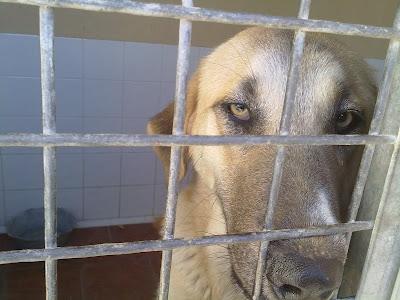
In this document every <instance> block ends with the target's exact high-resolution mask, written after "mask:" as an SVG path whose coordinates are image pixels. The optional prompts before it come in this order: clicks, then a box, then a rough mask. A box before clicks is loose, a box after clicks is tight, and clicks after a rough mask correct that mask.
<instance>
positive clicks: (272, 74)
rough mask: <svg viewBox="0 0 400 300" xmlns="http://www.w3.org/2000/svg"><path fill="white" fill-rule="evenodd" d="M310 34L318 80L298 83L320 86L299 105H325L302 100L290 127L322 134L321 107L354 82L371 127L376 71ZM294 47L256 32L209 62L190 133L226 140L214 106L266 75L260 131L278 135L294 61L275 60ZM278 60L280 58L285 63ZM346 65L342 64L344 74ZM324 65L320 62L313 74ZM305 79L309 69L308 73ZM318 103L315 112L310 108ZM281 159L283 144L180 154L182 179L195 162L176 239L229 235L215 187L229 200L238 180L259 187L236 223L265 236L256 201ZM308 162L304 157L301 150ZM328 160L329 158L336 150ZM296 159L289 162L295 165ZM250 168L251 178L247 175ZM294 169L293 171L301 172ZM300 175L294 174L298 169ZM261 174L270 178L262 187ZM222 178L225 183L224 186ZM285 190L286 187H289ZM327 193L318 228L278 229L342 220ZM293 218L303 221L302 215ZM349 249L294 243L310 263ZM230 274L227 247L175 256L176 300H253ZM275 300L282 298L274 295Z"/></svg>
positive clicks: (159, 118)
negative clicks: (338, 86)
mask: <svg viewBox="0 0 400 300" xmlns="http://www.w3.org/2000/svg"><path fill="white" fill-rule="evenodd" d="M308 35H309V36H311V37H310V38H309V39H310V40H309V42H308V44H309V45H310V46H308V47H307V48H306V49H305V54H304V59H303V67H304V70H307V68H309V69H315V73H313V74H309V73H304V74H303V75H302V76H303V79H304V81H303V82H299V86H300V87H299V89H301V88H302V87H303V85H304V86H305V85H306V84H308V83H309V84H312V82H313V81H316V83H315V82H314V84H315V87H316V88H315V89H311V90H310V89H309V88H307V87H305V88H304V89H303V90H302V94H301V95H300V94H299V95H298V96H296V97H299V99H300V100H301V99H302V98H301V97H308V98H313V99H317V100H318V99H319V100H318V101H320V102H318V101H314V102H313V103H306V102H304V103H301V102H299V105H298V109H297V111H295V113H294V114H295V117H294V118H293V120H294V121H293V122H294V125H293V126H292V128H291V134H321V132H320V130H321V129H317V128H316V127H315V125H313V124H318V122H319V119H321V118H322V117H321V116H320V115H319V114H316V112H318V111H319V110H318V109H319V108H318V107H319V106H320V107H321V109H320V110H321V111H323V110H324V109H325V110H326V111H327V112H329V109H330V108H329V107H327V105H331V106H333V105H332V104H329V103H328V104H327V103H326V102H327V100H325V99H329V98H332V97H333V96H332V95H331V94H332V93H333V90H334V89H335V82H336V79H337V80H347V81H351V84H353V85H354V88H352V101H354V102H357V103H358V102H359V105H360V106H361V107H364V108H365V114H366V119H367V120H369V119H370V117H371V114H372V105H373V101H374V99H373V97H374V95H375V94H374V93H375V90H374V87H373V84H372V83H371V80H370V77H369V75H368V72H367V71H365V70H366V67H365V66H364V65H363V63H362V62H361V61H360V59H359V58H357V57H355V56H354V54H353V53H351V52H350V51H348V50H347V49H345V48H344V46H342V45H341V44H338V43H336V42H335V41H330V40H329V39H327V38H325V37H323V36H320V35H312V34H308ZM282 37H284V38H282ZM277 41H278V42H277ZM314 41H317V42H314ZM319 42H320V43H321V44H322V45H324V46H325V47H327V48H329V51H330V52H329V53H336V54H332V55H330V54H329V53H328V52H326V51H325V50H323V49H322V50H320V49H318V45H320V44H318V43H319ZM290 43H291V35H290V33H289V32H288V31H280V30H268V29H265V28H251V29H248V30H245V31H243V32H242V33H239V34H238V35H237V36H235V37H234V38H233V39H232V40H230V41H228V42H226V43H224V44H222V45H221V46H220V47H218V48H217V49H216V50H215V51H214V52H213V53H212V54H211V55H209V56H208V57H206V58H205V59H204V60H203V61H202V63H201V64H200V66H199V68H198V70H197V71H196V73H195V75H194V76H193V78H192V79H191V81H190V84H189V88H188V95H187V111H186V118H185V132H186V133H187V134H191V135H220V134H224V131H223V129H221V124H220V120H219V119H218V118H219V117H218V115H217V114H216V113H214V111H213V107H214V105H215V104H216V103H217V102H218V101H219V100H221V99H223V98H226V97H229V96H231V94H232V92H233V91H235V89H237V86H238V85H239V84H240V82H241V81H242V80H243V78H245V77H246V76H249V75H254V76H255V77H257V78H265V80H264V79H263V80H262V81H261V82H258V89H259V90H260V94H261V95H263V97H265V99H266V100H265V101H263V102H260V103H261V104H259V106H260V109H261V110H263V111H265V112H266V114H267V117H265V120H266V121H265V122H267V123H266V125H265V127H263V128H262V131H260V132H261V134H276V133H277V131H278V128H279V121H280V115H281V112H282V107H283V98H284V94H285V85H286V77H285V76H286V75H285V74H287V68H288V63H287V61H285V59H286V57H287V55H286V56H282V55H278V54H277V53H281V52H285V51H286V52H287V51H288V47H290ZM314 44H315V45H316V46H315V47H314V46H313V45H314ZM335 55H337V57H336V56H335ZM277 59H278V60H279V59H281V60H282V61H278V62H277V61H276V60H277ZM339 62H340V63H342V64H343V66H344V67H343V66H342V67H339V64H338V63H339ZM316 64H318V65H317V66H316V67H314V65H316ZM345 68H355V69H356V70H358V71H359V72H358V73H357V72H353V73H351V72H347V71H346V72H347V73H346V74H344V71H343V70H344V69H345ZM301 72H303V69H302V70H301ZM304 72H306V71H304ZM276 74H278V75H276ZM279 74H282V75H279ZM349 74H353V75H351V76H353V77H354V78H351V79H349V78H345V76H347V77H349V76H350V75H349ZM310 82H311V83H310ZM311 86H312V85H311ZM300 100H299V101H300ZM310 105H312V108H311V106H310ZM315 107H317V108H318V109H316V108H315ZM332 109H333V108H332ZM304 115H306V116H307V119H304ZM172 118H173V104H172V103H171V104H170V105H169V106H168V107H167V108H166V109H165V110H164V111H162V112H161V113H159V114H158V115H156V116H155V117H154V118H153V119H152V120H151V121H150V123H149V124H148V132H149V133H150V134H171V131H172ZM308 124H310V125H308ZM260 130H261V129H260ZM363 130H365V129H363ZM155 151H156V153H157V155H158V157H159V158H160V159H161V160H162V161H163V163H164V170H165V174H166V176H168V170H169V155H170V154H169V153H170V151H169V148H168V147H156V148H155ZM296 151H297V152H296ZM296 151H295V149H294V150H293V156H296V155H299V153H300V152H299V151H298V150H296ZM275 153H276V149H275V147H253V148H243V147H241V146H218V147H216V146H215V147H210V146H208V147H206V146H190V147H186V148H185V149H184V150H183V155H182V162H181V169H180V174H181V176H180V178H183V177H184V175H185V174H186V170H187V168H188V163H189V161H190V162H191V164H192V165H193V169H194V172H193V176H192V178H191V180H190V182H189V185H188V186H187V187H186V188H185V189H184V190H182V191H181V192H180V193H179V199H178V206H177V217H176V227H175V236H176V237H177V238H183V237H184V238H190V237H200V236H205V235H216V234H226V233H230V232H228V230H227V221H226V217H225V215H224V209H223V206H222V203H221V199H220V198H219V197H218V196H217V194H216V190H217V189H218V188H220V187H218V186H217V185H218V184H222V185H224V189H223V191H224V193H227V194H229V193H230V192H231V190H234V189H235V188H236V186H235V185H236V184H235V182H237V180H240V178H243V179H246V180H248V182H249V183H248V185H250V186H251V190H250V191H248V193H250V194H248V195H247V194H246V195H247V196H245V200H244V201H247V202H246V203H239V204H237V203H236V204H233V205H241V206H240V208H238V209H240V210H242V212H239V213H238V215H240V220H236V222H238V224H239V225H238V226H239V227H238V228H239V229H237V230H240V232H241V231H247V232H250V231H259V230H261V229H262V228H260V224H259V223H256V222H255V221H254V219H255V214H254V212H259V211H260V212H263V211H265V207H266V204H265V202H263V201H261V199H258V198H259V196H258V195H260V194H265V193H266V192H265V191H264V190H263V189H264V188H265V186H266V185H267V184H268V182H269V181H270V179H271V176H272V165H273V161H274V157H275ZM290 153H292V152H290ZM300 155H303V154H302V153H300ZM327 155H328V157H331V154H330V152H328V154H327ZM338 160H339V163H338V165H339V166H343V165H344V164H345V162H342V161H340V159H338ZM289 162H291V160H290V159H289ZM295 163H296V164H298V166H299V167H298V170H299V171H298V172H299V173H298V176H297V174H295V176H297V177H295V180H297V181H296V186H298V190H299V194H304V195H306V194H307V193H308V192H307V191H308V190H307V189H308V185H307V184H308V182H309V180H310V179H309V177H310V178H311V177H312V176H311V175H312V174H311V175H310V176H308V173H307V174H306V173H304V172H305V171H304V170H305V169H306V168H304V167H303V166H305V165H307V163H308V161H307V159H306V158H304V161H296V162H295ZM302 164H304V165H302ZM260 168H261V169H262V173H261V171H260ZM353 169H354V167H353ZM249 170H250V175H249V174H248V173H249ZM252 170H255V171H252ZM291 172H292V173H293V171H291ZM294 173H296V169H295V171H294ZM261 174H262V175H261ZM304 174H306V175H304ZM260 176H262V178H263V179H262V180H261V179H260V178H261V177H260ZM352 176H353V175H352ZM353 177H354V176H353ZM217 179H218V180H220V181H219V182H217ZM289 179H290V178H289ZM289 179H288V180H289ZM290 180H294V179H290ZM351 180H352V179H349V180H348V181H349V182H350V183H349V185H351V182H352V181H351ZM290 182H292V181H290ZM239 183H240V181H239ZM284 187H285V188H286V186H285V185H284ZM233 192H234V191H232V193H233ZM239 192H240V191H239ZM243 192H245V191H243ZM310 193H311V192H310ZM321 193H322V194H321V195H320V196H318V197H321V201H322V202H320V204H318V203H317V204H318V205H320V206H318V207H321V209H324V210H325V211H324V213H323V214H321V212H319V211H318V210H317V209H318V207H317V206H316V207H317V208H312V209H311V210H310V211H309V212H307V213H308V214H309V217H310V218H311V220H312V223H310V221H309V220H310V219H305V220H300V221H298V222H297V223H293V224H288V225H287V224H286V223H276V227H282V226H283V227H284V226H288V227H300V226H307V225H319V224H332V223H336V222H337V220H336V219H335V216H333V213H331V212H330V211H329V209H330V208H328V207H327V205H328V204H329V203H325V202H323V201H325V200H326V201H327V199H324V197H326V195H325V194H324V191H322V192H321ZM251 195H253V196H251ZM252 198H254V199H252ZM250 200H251V201H250ZM240 201H243V200H240ZM287 201H288V202H287V203H293V204H296V202H293V201H294V200H291V199H289V200H287ZM290 201H292V202H290ZM238 202H239V200H238ZM287 203H286V204H285V205H286V206H285V205H283V207H278V208H277V213H276V219H277V220H284V219H285V217H286V216H287V215H289V214H291V213H292V212H291V211H290V209H291V207H287ZM317 204H316V205H317ZM296 205H297V204H296ZM310 205H311V204H310ZM289 206H290V204H289ZM296 209H302V208H301V207H300V208H296ZM293 214H294V215H298V213H297V212H294V213H293ZM305 214H306V213H305ZM259 219H260V220H262V215H260V217H259ZM282 222H283V221H282ZM285 222H286V221H285ZM302 222H303V223H302ZM285 224H286V225H285ZM305 243H307V244H305ZM342 244H343V239H342V237H337V238H336V237H335V238H330V239H329V240H328V239H326V238H314V239H309V240H307V241H306V242H304V243H302V242H301V241H300V242H298V243H297V244H293V245H290V248H291V249H297V250H298V251H300V252H302V251H308V252H309V253H311V254H310V257H311V258H312V257H314V256H318V255H323V256H325V257H327V256H328V254H327V253H328V252H329V253H330V254H329V255H331V256H332V257H340V259H342V260H344V257H342V256H343V251H342V250H341V249H342ZM332 245H336V247H337V248H338V250H337V252H332V251H329V248H332ZM246 247H248V248H246V250H245V251H244V252H245V256H252V257H253V256H254V259H253V261H252V262H251V265H249V266H248V268H249V269H253V268H254V266H255V262H254V261H256V257H257V253H258V252H257V251H258V244H257V243H254V244H252V245H248V246H246ZM288 247H289V246H288ZM304 249H305V250H304ZM338 259H339V258H338ZM231 270H232V263H231V259H230V253H229V252H228V250H227V247H226V246H210V247H203V248H198V247H196V248H188V249H185V248H182V249H177V250H174V251H173V260H172V270H171V283H170V291H169V299H172V300H183V299H193V300H200V299H213V300H219V299H226V300H228V299H229V300H231V299H233V300H234V299H238V300H239V299H247V298H246V295H245V293H244V291H243V290H242V289H241V288H240V287H239V286H238V285H237V284H235V282H234V281H233V280H232V276H231ZM249 281H251V278H249ZM265 289H266V291H267V290H268V289H270V287H269V286H268V285H267V286H266V287H265ZM266 293H267V292H266ZM270 293H272V292H270ZM271 299H277V298H275V297H274V296H272V294H271ZM290 299H292V298H290ZM293 299H294V298H293ZM296 299H297V298H296ZM299 299H300V298H299ZM310 299H311V298H310ZM318 299H320V298H318Z"/></svg>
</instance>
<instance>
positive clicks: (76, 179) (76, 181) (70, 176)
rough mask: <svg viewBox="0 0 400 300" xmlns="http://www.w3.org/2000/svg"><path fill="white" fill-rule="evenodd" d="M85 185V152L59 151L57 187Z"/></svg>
mask: <svg viewBox="0 0 400 300" xmlns="http://www.w3.org/2000/svg"><path fill="white" fill-rule="evenodd" d="M82 186H83V154H60V153H57V187H58V188H71V187H82Z"/></svg>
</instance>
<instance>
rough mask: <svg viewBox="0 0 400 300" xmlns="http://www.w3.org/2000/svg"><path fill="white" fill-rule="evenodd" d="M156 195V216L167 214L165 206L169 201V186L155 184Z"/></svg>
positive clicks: (154, 213)
mask: <svg viewBox="0 0 400 300" xmlns="http://www.w3.org/2000/svg"><path fill="white" fill-rule="evenodd" d="M154 189H155V196H154V210H153V215H154V216H162V215H165V207H166V203H167V188H166V187H165V185H156V186H154Z"/></svg>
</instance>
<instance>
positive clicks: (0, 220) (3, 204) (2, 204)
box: [0, 191, 6, 226]
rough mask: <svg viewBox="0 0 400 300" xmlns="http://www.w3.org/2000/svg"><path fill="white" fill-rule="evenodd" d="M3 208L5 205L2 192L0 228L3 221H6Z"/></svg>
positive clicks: (0, 193) (3, 223)
mask: <svg viewBox="0 0 400 300" xmlns="http://www.w3.org/2000/svg"><path fill="white" fill-rule="evenodd" d="M4 208H5V203H4V197H3V191H1V192H0V226H4V225H5V221H6V212H5V210H4Z"/></svg>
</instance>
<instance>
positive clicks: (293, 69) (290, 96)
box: [253, 0, 311, 300]
mask: <svg viewBox="0 0 400 300" xmlns="http://www.w3.org/2000/svg"><path fill="white" fill-rule="evenodd" d="M310 6H311V0H301V2H300V9H299V13H298V17H299V19H308V15H309V13H310ZM304 44H305V32H303V31H301V30H298V31H296V32H295V34H294V39H293V49H292V56H291V60H290V67H289V74H288V77H287V82H286V92H285V100H284V103H283V111H282V117H281V122H280V126H279V134H280V135H283V136H287V135H288V134H289V129H290V120H291V115H292V111H293V107H294V104H295V96H296V89H297V82H298V80H299V77H300V71H299V70H300V66H301V59H302V56H303V49H304ZM285 156H286V149H285V147H284V146H278V150H277V154H276V157H275V163H274V171H273V176H272V183H271V190H270V195H269V201H268V204H267V210H266V214H265V225H264V228H265V230H267V229H271V228H272V224H273V217H274V212H275V206H276V202H277V201H278V197H279V189H280V185H281V179H282V166H283V162H284V160H285ZM268 244H269V242H268V241H263V242H261V245H260V250H259V254H258V262H257V269H256V275H255V283H254V289H253V300H257V299H259V297H260V293H261V289H262V282H263V277H264V269H265V263H266V258H267V251H268Z"/></svg>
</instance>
